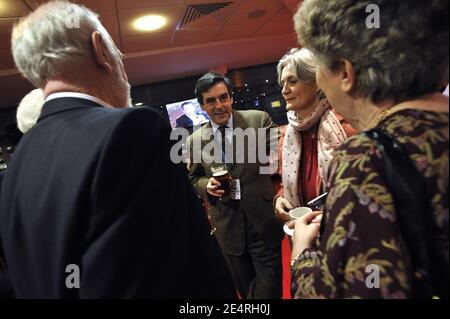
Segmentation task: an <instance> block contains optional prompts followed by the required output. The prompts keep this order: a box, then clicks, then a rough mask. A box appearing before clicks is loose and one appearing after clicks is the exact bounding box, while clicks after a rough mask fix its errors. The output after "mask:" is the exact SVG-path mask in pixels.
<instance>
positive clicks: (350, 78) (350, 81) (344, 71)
mask: <svg viewBox="0 0 450 319" xmlns="http://www.w3.org/2000/svg"><path fill="white" fill-rule="evenodd" d="M340 72H341V89H342V91H344V92H346V93H350V92H351V91H352V90H353V89H354V87H355V72H354V71H353V64H352V63H351V62H350V61H348V60H342V61H341V62H340Z"/></svg>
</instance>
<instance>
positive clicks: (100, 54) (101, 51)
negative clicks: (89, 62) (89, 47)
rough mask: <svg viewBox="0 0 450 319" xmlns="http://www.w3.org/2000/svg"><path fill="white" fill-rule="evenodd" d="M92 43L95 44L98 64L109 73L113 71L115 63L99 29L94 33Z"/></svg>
mask: <svg viewBox="0 0 450 319" xmlns="http://www.w3.org/2000/svg"><path fill="white" fill-rule="evenodd" d="M91 40H92V44H93V46H94V54H95V59H96V61H97V63H98V65H99V66H100V67H102V68H104V69H105V70H106V71H107V72H108V73H111V74H112V73H113V64H112V60H111V55H110V54H109V51H108V48H107V46H106V44H105V42H104V41H103V38H102V35H101V34H100V32H98V31H94V32H93V33H92V37H91Z"/></svg>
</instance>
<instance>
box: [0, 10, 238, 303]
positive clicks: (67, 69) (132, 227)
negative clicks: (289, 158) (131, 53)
mask: <svg viewBox="0 0 450 319" xmlns="http://www.w3.org/2000/svg"><path fill="white" fill-rule="evenodd" d="M74 21H75V22H76V21H78V27H75V26H76V24H74ZM69 22H70V23H69ZM12 51H13V56H14V60H15V62H16V65H17V67H18V69H19V70H20V71H21V72H22V73H23V74H24V76H25V77H26V78H27V79H29V80H30V81H31V82H32V83H33V84H34V85H35V86H37V87H40V88H42V89H43V90H44V94H45V96H46V102H45V104H44V106H43V109H42V113H41V115H40V117H39V120H38V122H37V124H36V125H35V126H34V127H33V128H32V129H31V130H30V131H29V132H28V133H27V134H26V135H25V136H24V137H23V138H22V140H21V142H20V144H19V146H18V147H17V149H16V151H15V154H14V158H13V159H12V160H11V161H10V163H9V166H8V170H7V172H6V174H5V177H4V180H3V185H2V192H1V198H0V226H1V230H0V233H1V236H2V240H3V248H4V251H5V256H6V262H7V264H8V270H9V274H10V278H11V283H12V286H13V289H14V292H15V296H16V297H19V298H175V297H177V298H184V297H191V298H195V297H203V298H215V297H216V298H220V297H232V296H233V292H230V290H224V289H223V288H222V286H223V285H224V282H226V281H227V280H228V278H229V277H228V273H227V270H226V264H225V262H224V261H223V258H222V257H221V256H220V251H219V247H218V246H217V245H216V243H215V242H214V241H213V240H212V238H211V237H210V236H209V228H208V222H207V219H206V217H205V216H204V215H203V214H201V211H202V210H201V207H200V204H199V202H198V200H197V198H196V195H195V192H194V190H193V189H192V186H191V185H190V184H189V181H188V179H187V177H186V175H185V173H186V172H185V167H184V165H181V164H174V163H173V162H172V161H171V158H170V155H169V154H170V149H171V147H172V144H171V142H170V139H169V134H170V128H169V126H168V125H167V124H166V123H165V121H164V120H163V119H162V118H161V117H160V116H159V114H158V113H157V112H156V111H153V110H151V109H148V108H127V106H128V105H130V87H129V84H128V80H127V77H126V74H125V71H124V67H123V64H122V61H121V54H120V52H119V50H118V49H117V47H116V46H115V45H114V42H113V41H112V39H111V37H110V36H109V34H108V33H107V31H106V30H105V29H104V28H103V26H102V25H101V23H100V22H99V20H98V18H97V16H96V15H95V14H94V13H93V12H92V11H90V10H88V9H87V8H85V7H82V6H79V5H75V4H71V3H67V2H50V3H48V4H45V5H43V6H41V7H39V8H38V9H36V10H35V11H34V12H33V13H31V14H30V15H29V16H28V17H26V18H25V19H24V20H22V21H21V22H20V23H19V24H18V25H17V26H15V28H14V30H13V36H12ZM80 70H89V72H80ZM120 108H122V109H120ZM174 198H175V199H176V200H174ZM220 258H222V259H220ZM225 286H226V285H225Z"/></svg>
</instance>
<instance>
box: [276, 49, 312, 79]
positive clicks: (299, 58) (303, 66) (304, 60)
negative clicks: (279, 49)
mask: <svg viewBox="0 0 450 319" xmlns="http://www.w3.org/2000/svg"><path fill="white" fill-rule="evenodd" d="M285 67H290V68H291V70H292V71H293V72H295V75H296V77H297V79H299V80H300V81H302V82H307V83H316V70H317V64H316V60H315V58H314V55H313V54H312V52H311V51H309V50H308V49H306V48H301V49H298V48H293V49H291V50H289V52H288V53H286V54H285V55H284V56H283V57H282V58H281V59H280V61H279V62H278V65H277V72H278V84H280V86H282V84H281V73H282V72H283V69H284V68H285Z"/></svg>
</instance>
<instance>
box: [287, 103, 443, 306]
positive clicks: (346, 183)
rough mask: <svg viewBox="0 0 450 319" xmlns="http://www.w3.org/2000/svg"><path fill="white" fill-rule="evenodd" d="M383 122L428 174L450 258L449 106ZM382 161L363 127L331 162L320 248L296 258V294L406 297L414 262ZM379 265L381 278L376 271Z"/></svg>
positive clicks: (406, 113)
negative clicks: (449, 206) (449, 198)
mask: <svg viewBox="0 0 450 319" xmlns="http://www.w3.org/2000/svg"><path fill="white" fill-rule="evenodd" d="M378 127H379V128H381V129H383V130H384V131H385V132H387V133H389V134H390V135H391V136H393V137H395V138H396V139H397V141H398V142H399V143H401V144H402V145H403V146H404V147H405V150H406V152H407V153H408V154H409V156H410V159H411V160H412V161H413V162H414V163H415V165H416V167H417V169H418V171H419V172H420V173H421V174H422V175H423V176H424V177H425V179H426V183H427V187H428V193H429V194H430V195H431V197H432V207H433V212H430V214H433V215H434V219H435V222H436V225H437V227H438V229H439V231H438V232H436V234H433V236H434V238H433V242H436V244H437V245H439V247H441V249H442V250H443V252H442V253H443V254H444V256H446V258H447V261H448V254H449V238H448V232H449V224H448V219H449V218H448V217H449V211H448V195H449V194H448V193H449V192H448V182H449V167H448V153H449V148H448V141H449V116H448V113H435V112H429V111H419V110H402V111H399V112H397V113H394V114H392V115H390V116H388V117H387V118H385V119H384V120H383V121H382V122H381V123H380V124H379V125H378ZM383 166H384V161H383V159H382V158H381V157H380V154H379V153H378V152H377V149H376V147H375V145H374V143H373V142H372V141H371V140H370V139H368V138H367V137H365V136H364V135H361V134H359V135H355V136H353V137H351V138H350V139H349V140H348V141H347V142H346V143H345V144H344V145H343V146H342V147H341V148H339V149H338V150H337V151H336V153H335V155H334V159H333V162H332V164H331V166H330V170H329V175H330V176H329V179H328V180H329V181H330V185H329V189H330V191H329V194H328V198H327V203H326V209H325V212H324V220H326V223H325V225H323V226H324V229H323V233H322V236H321V238H320V239H318V240H317V243H316V246H315V248H310V249H306V250H305V251H304V252H303V253H302V254H301V255H300V256H299V258H298V259H297V260H296V261H295V262H294V263H293V265H292V268H291V271H292V295H293V296H294V297H295V298H407V297H410V296H411V295H410V291H411V288H410V287H411V283H412V274H411V272H412V269H411V268H412V267H411V263H410V257H409V254H408V252H407V249H406V246H405V243H404V242H403V240H402V237H401V235H400V232H399V230H398V225H397V224H396V213H395V207H394V202H393V199H392V196H391V194H390V193H389V192H388V190H387V183H386V180H385V177H384V176H383ZM373 267H376V272H377V273H378V274H379V276H378V280H379V281H378V284H376V282H375V281H373V280H372V279H373V278H372V277H371V275H372V274H374V273H375V268H373Z"/></svg>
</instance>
